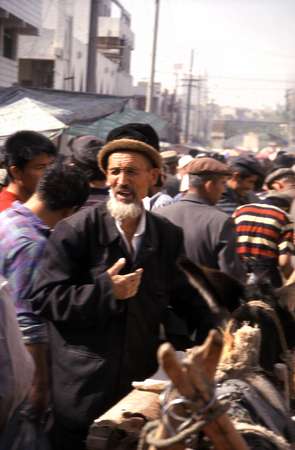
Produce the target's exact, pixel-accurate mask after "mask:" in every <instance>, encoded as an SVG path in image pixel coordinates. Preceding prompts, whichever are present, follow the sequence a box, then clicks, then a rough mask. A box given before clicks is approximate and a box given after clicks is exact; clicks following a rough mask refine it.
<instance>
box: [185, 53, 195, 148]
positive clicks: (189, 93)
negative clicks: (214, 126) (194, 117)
mask: <svg viewBox="0 0 295 450" xmlns="http://www.w3.org/2000/svg"><path fill="white" fill-rule="evenodd" d="M193 67H194V49H192V50H191V62H190V71H189V77H188V79H185V80H182V81H185V82H187V97H186V114H185V128H184V142H185V143H187V142H188V140H189V127H190V110H191V101H192V88H193V87H195V85H194V83H195V82H196V81H197V79H196V78H194V77H193Z"/></svg>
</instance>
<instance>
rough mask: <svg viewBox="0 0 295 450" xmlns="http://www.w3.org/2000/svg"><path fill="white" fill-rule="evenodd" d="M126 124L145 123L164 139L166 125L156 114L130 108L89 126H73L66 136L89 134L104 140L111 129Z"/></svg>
mask: <svg viewBox="0 0 295 450" xmlns="http://www.w3.org/2000/svg"><path fill="white" fill-rule="evenodd" d="M127 123H147V124H149V125H151V126H152V127H153V128H154V129H155V130H156V132H157V133H158V135H159V137H160V138H161V139H163V138H165V137H166V133H167V125H168V124H167V122H166V121H165V120H163V119H161V117H159V116H157V115H156V114H153V113H146V112H144V111H140V110H137V109H130V108H125V109H124V110H123V111H121V112H116V113H113V114H110V115H109V116H107V117H104V118H102V119H99V120H97V121H95V122H93V123H91V124H87V125H86V124H75V125H73V126H71V127H70V128H68V129H67V134H70V135H72V136H79V135H89V134H91V135H94V136H97V137H98V138H100V139H102V140H105V138H106V137H107V135H108V133H109V132H110V131H111V130H112V129H113V128H116V127H119V126H120V125H125V124H127Z"/></svg>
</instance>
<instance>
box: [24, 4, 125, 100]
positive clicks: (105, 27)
mask: <svg viewBox="0 0 295 450" xmlns="http://www.w3.org/2000/svg"><path fill="white" fill-rule="evenodd" d="M113 3H114V5H113ZM91 5H92V6H93V2H92V1H91V0H83V1H81V0H43V2H42V28H41V30H40V36H38V37H32V36H23V37H22V38H21V40H20V52H19V53H20V54H19V57H20V62H19V83H20V84H21V85H22V86H27V87H29V86H30V87H44V88H54V89H63V90H74V91H86V90H87V73H88V72H87V71H88V47H89V42H90V39H91V37H90V36H91V33H92V30H91V29H90V27H91V17H90V15H91V14H92V12H93V10H91ZM113 6H114V8H115V9H116V11H117V17H113V16H112V9H113ZM96 12H97V22H95V24H96V30H94V32H96V42H95V48H96V50H95V54H96V64H95V67H94V70H95V80H96V87H95V90H94V91H93V92H97V93H100V94H105V95H124V96H125V95H131V94H132V77H131V75H130V58H131V51H132V50H133V43H134V36H133V33H132V31H131V29H130V20H131V19H130V15H129V14H128V12H127V11H126V10H125V9H124V8H123V7H122V6H121V5H120V3H119V2H117V1H111V0H96Z"/></svg>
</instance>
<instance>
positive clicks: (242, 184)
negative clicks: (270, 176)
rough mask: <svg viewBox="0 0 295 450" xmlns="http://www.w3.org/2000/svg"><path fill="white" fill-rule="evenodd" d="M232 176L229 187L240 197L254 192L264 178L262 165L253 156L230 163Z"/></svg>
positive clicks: (228, 183) (238, 158)
mask: <svg viewBox="0 0 295 450" xmlns="http://www.w3.org/2000/svg"><path fill="white" fill-rule="evenodd" d="M229 165H230V168H231V169H232V176H231V178H230V179H229V180H228V182H227V185H228V186H229V187H230V188H231V189H233V190H234V191H236V193H237V194H238V195H240V196H243V195H246V194H248V193H249V192H250V191H254V190H255V187H256V185H257V184H258V183H259V181H260V180H261V179H262V178H263V173H262V169H261V167H260V163H259V161H258V160H256V159H255V158H254V157H251V156H239V157H236V158H234V159H233V160H232V161H231V162H230V164H229Z"/></svg>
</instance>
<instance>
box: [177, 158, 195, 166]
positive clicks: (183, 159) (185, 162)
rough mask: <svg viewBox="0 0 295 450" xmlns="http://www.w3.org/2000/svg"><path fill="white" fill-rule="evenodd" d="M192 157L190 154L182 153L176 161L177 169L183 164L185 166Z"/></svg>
mask: <svg viewBox="0 0 295 450" xmlns="http://www.w3.org/2000/svg"><path fill="white" fill-rule="evenodd" d="M193 159H194V158H193V157H192V156H191V155H184V156H182V157H181V158H180V159H179V161H178V166H177V169H183V168H184V167H185V166H187V164H188V163H190V162H191V161H192V160H193Z"/></svg>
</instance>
